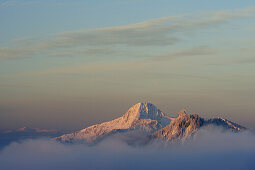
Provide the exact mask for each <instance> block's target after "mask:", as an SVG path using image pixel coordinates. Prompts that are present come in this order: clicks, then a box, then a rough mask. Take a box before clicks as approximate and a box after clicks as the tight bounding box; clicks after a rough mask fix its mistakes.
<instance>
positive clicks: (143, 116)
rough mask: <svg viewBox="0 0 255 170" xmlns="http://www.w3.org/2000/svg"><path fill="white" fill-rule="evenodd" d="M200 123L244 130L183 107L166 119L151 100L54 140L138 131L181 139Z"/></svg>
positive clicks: (71, 140)
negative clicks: (188, 110) (120, 114)
mask: <svg viewBox="0 0 255 170" xmlns="http://www.w3.org/2000/svg"><path fill="white" fill-rule="evenodd" d="M204 126H219V127H222V128H223V129H226V130H231V131H233V132H238V131H241V130H244V129H245V128H244V127H242V126H240V125H238V124H236V123H233V122H231V121H228V120H226V119H222V118H212V119H204V118H201V117H199V116H198V115H197V114H189V113H186V111H185V110H181V111H180V112H179V114H178V116H177V117H176V118H170V117H167V116H165V114H164V113H163V112H161V111H160V110H159V109H158V108H157V107H156V106H154V105H153V104H151V103H137V104H135V105H134V106H132V107H131V108H130V109H129V110H128V111H127V112H126V113H125V114H124V115H123V116H121V117H119V118H117V119H114V120H112V121H108V122H104V123H101V124H97V125H93V126H90V127H88V128H85V129H82V130H80V131H77V132H74V133H70V134H65V135H62V136H60V137H57V138H55V139H56V140H57V141H59V142H64V143H74V142H75V143H77V142H85V143H89V144H93V143H95V142H98V141H100V140H101V139H103V138H105V137H107V136H110V135H112V134H116V133H126V132H129V133H130V132H132V131H134V130H142V131H143V133H144V134H146V136H148V137H149V138H150V139H152V138H159V139H165V140H167V141H172V140H175V139H181V140H185V139H187V138H188V137H190V136H192V135H193V134H195V133H196V132H197V131H198V129H199V128H201V127H204Z"/></svg>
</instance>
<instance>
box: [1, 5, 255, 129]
mask: <svg viewBox="0 0 255 170" xmlns="http://www.w3.org/2000/svg"><path fill="white" fill-rule="evenodd" d="M254 17H255V1H254V0H244V1H240V0H232V1H231V2H230V1H229V0H214V1H205V0H193V1H190V0H178V1H177V0H157V1H154V0H129V1H125V0H107V1H106V0H105V1H103V0H96V1H95V0H85V1H84V0H83V1H82V0H73V1H70V0H62V1H60V0H0V24H1V25H0V37H1V38H0V94H1V95H0V129H9V128H18V127H22V126H31V127H38V128H44V129H45V128H50V129H59V130H65V131H72V130H78V129H81V128H85V127H87V126H89V125H92V124H94V123H100V122H103V121H107V120H112V119H113V118H116V117H119V116H121V115H122V114H123V113H125V112H126V111H127V110H128V108H129V107H131V106H132V105H134V104H136V103H137V102H143V101H146V102H151V103H153V104H155V105H156V106H157V107H158V108H159V109H161V110H162V111H163V112H165V113H166V114H168V115H170V116H176V115H177V112H178V111H179V110H181V109H183V108H184V109H187V110H188V111H189V112H191V113H198V114H199V115H200V116H202V117H213V116H220V117H224V118H227V119H229V120H232V121H234V122H237V123H240V124H242V125H244V126H246V127H248V128H251V129H255V113H254V110H255V106H254V101H255V56H254V54H255V50H254V49H255V48H254V47H255V18H254Z"/></svg>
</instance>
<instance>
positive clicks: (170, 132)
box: [152, 110, 204, 140]
mask: <svg viewBox="0 0 255 170" xmlns="http://www.w3.org/2000/svg"><path fill="white" fill-rule="evenodd" d="M203 123H204V120H203V119H202V118H200V117H199V116H198V115H197V114H193V115H191V114H187V113H186V111H185V110H182V111H180V112H179V114H178V117H177V118H175V119H174V120H173V121H172V122H171V123H170V124H169V125H168V126H166V127H165V128H163V129H161V130H159V131H157V132H155V133H154V134H152V137H154V138H155V137H156V138H164V139H167V140H174V139H177V138H180V139H186V138H187V137H189V136H191V135H192V134H193V133H195V132H196V131H197V130H198V129H199V128H200V127H201V126H202V125H203Z"/></svg>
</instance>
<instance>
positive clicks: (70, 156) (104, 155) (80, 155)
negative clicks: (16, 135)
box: [0, 129, 255, 170]
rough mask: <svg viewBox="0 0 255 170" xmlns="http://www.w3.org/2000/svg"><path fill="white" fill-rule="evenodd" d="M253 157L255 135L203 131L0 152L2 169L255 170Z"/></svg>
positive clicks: (39, 143)
mask: <svg viewBox="0 0 255 170" xmlns="http://www.w3.org/2000/svg"><path fill="white" fill-rule="evenodd" d="M254 156H255V136H254V135H253V134H251V133H248V132H245V133H239V134H232V133H223V132H221V131H218V130H217V131H215V130H213V131H212V130H210V131H208V129H202V130H201V131H199V132H198V134H197V136H196V137H195V138H194V139H192V140H189V141H187V142H186V143H185V144H166V143H163V142H160V141H157V142H153V143H151V144H149V145H146V146H141V147H138V146H136V147H134V146H129V145H127V144H126V143H125V142H124V140H123V138H120V137H118V136H115V137H113V138H108V139H106V140H105V141H103V142H102V143H100V144H99V145H96V146H91V147H88V146H85V145H63V144H59V143H56V142H54V141H53V140H48V139H41V140H26V141H23V142H21V143H13V144H11V145H9V146H8V147H6V148H4V149H3V150H1V151H0V169H1V170H7V169H8V170H12V169H13V170H14V169H15V170H17V169H21V170H22V169H26V170H29V169H33V170H42V169H54V170H58V169H59V170H69V169H76V170H79V169H209V170H210V169H224V170H225V169H231V170H233V169H254V168H255V163H254Z"/></svg>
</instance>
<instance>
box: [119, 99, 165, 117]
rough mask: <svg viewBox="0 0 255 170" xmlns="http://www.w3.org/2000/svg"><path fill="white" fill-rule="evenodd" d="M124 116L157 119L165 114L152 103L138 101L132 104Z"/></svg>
mask: <svg viewBox="0 0 255 170" xmlns="http://www.w3.org/2000/svg"><path fill="white" fill-rule="evenodd" d="M124 116H127V117H133V118H136V119H154V120H155V119H157V118H158V117H163V116H165V115H164V113H163V112H161V111H160V110H159V109H158V108H157V107H156V106H155V105H154V104H152V103H148V102H139V103H137V104H135V105H133V106H132V107H131V108H130V109H129V110H128V111H127V113H125V115H124Z"/></svg>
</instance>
